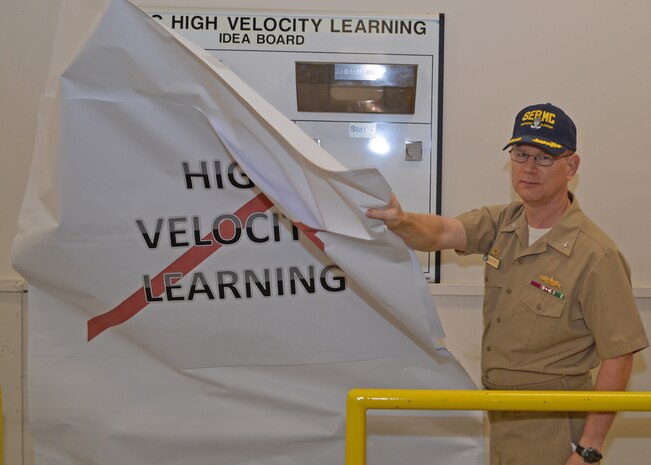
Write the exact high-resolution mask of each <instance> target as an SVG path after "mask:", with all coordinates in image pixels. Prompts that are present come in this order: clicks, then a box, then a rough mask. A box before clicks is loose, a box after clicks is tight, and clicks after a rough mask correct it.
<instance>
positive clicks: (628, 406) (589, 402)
mask: <svg viewBox="0 0 651 465" xmlns="http://www.w3.org/2000/svg"><path fill="white" fill-rule="evenodd" d="M368 409H384V410H386V409H403V410H520V411H548V412H616V411H631V412H632V411H638V412H640V411H651V393H649V392H619V391H479V390H477V391H471V390H456V391H428V390H417V389H411V390H410V389H407V390H404V389H403V390H400V389H352V390H351V391H349V393H348V399H347V401H346V465H365V463H366V411H367V410H368Z"/></svg>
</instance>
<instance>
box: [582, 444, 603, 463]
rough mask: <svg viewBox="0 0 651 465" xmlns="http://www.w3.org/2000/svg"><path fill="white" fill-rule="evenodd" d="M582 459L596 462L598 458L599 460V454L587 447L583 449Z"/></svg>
mask: <svg viewBox="0 0 651 465" xmlns="http://www.w3.org/2000/svg"><path fill="white" fill-rule="evenodd" d="M582 455H583V460H585V461H586V462H588V463H597V462H598V461H599V460H601V454H600V453H599V452H597V451H596V450H595V449H593V448H592V447H588V448H587V449H585V450H584V451H583V454H582Z"/></svg>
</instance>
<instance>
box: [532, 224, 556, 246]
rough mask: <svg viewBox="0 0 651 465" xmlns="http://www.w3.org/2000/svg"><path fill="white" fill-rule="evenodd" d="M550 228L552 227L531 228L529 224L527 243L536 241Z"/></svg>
mask: <svg viewBox="0 0 651 465" xmlns="http://www.w3.org/2000/svg"><path fill="white" fill-rule="evenodd" d="M551 230H552V228H546V229H538V228H532V227H531V226H529V245H531V244H533V243H534V242H536V241H537V240H538V239H540V238H541V237H542V236H544V235H545V234H547V233H548V232H549V231H551Z"/></svg>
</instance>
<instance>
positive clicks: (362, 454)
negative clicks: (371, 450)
mask: <svg viewBox="0 0 651 465" xmlns="http://www.w3.org/2000/svg"><path fill="white" fill-rule="evenodd" d="M361 392H362V390H357V389H353V390H351V391H350V392H349V393H348V400H347V403H346V463H347V464H348V465H356V464H364V463H366V406H365V405H364V404H363V402H360V400H361V399H360V398H359V396H358V393H360V394H361Z"/></svg>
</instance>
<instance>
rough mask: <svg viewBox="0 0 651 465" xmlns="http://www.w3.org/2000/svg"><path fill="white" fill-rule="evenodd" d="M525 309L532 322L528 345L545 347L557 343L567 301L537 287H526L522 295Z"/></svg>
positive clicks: (533, 347) (521, 298)
mask: <svg viewBox="0 0 651 465" xmlns="http://www.w3.org/2000/svg"><path fill="white" fill-rule="evenodd" d="M520 301H521V302H522V304H523V305H524V311H526V312H529V318H527V319H529V321H531V322H532V325H531V333H530V334H529V338H528V341H529V342H528V344H527V346H528V347H529V348H532V349H537V348H544V347H547V346H549V345H550V344H554V343H555V337H556V334H557V333H558V329H559V327H560V326H561V325H562V324H563V318H562V316H563V310H564V309H565V301H564V300H563V299H559V298H558V297H554V296H553V295H551V294H548V293H546V292H545V291H542V290H540V289H538V288H536V287H533V286H531V287H529V286H527V287H525V288H524V289H523V290H522V294H521V295H520Z"/></svg>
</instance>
